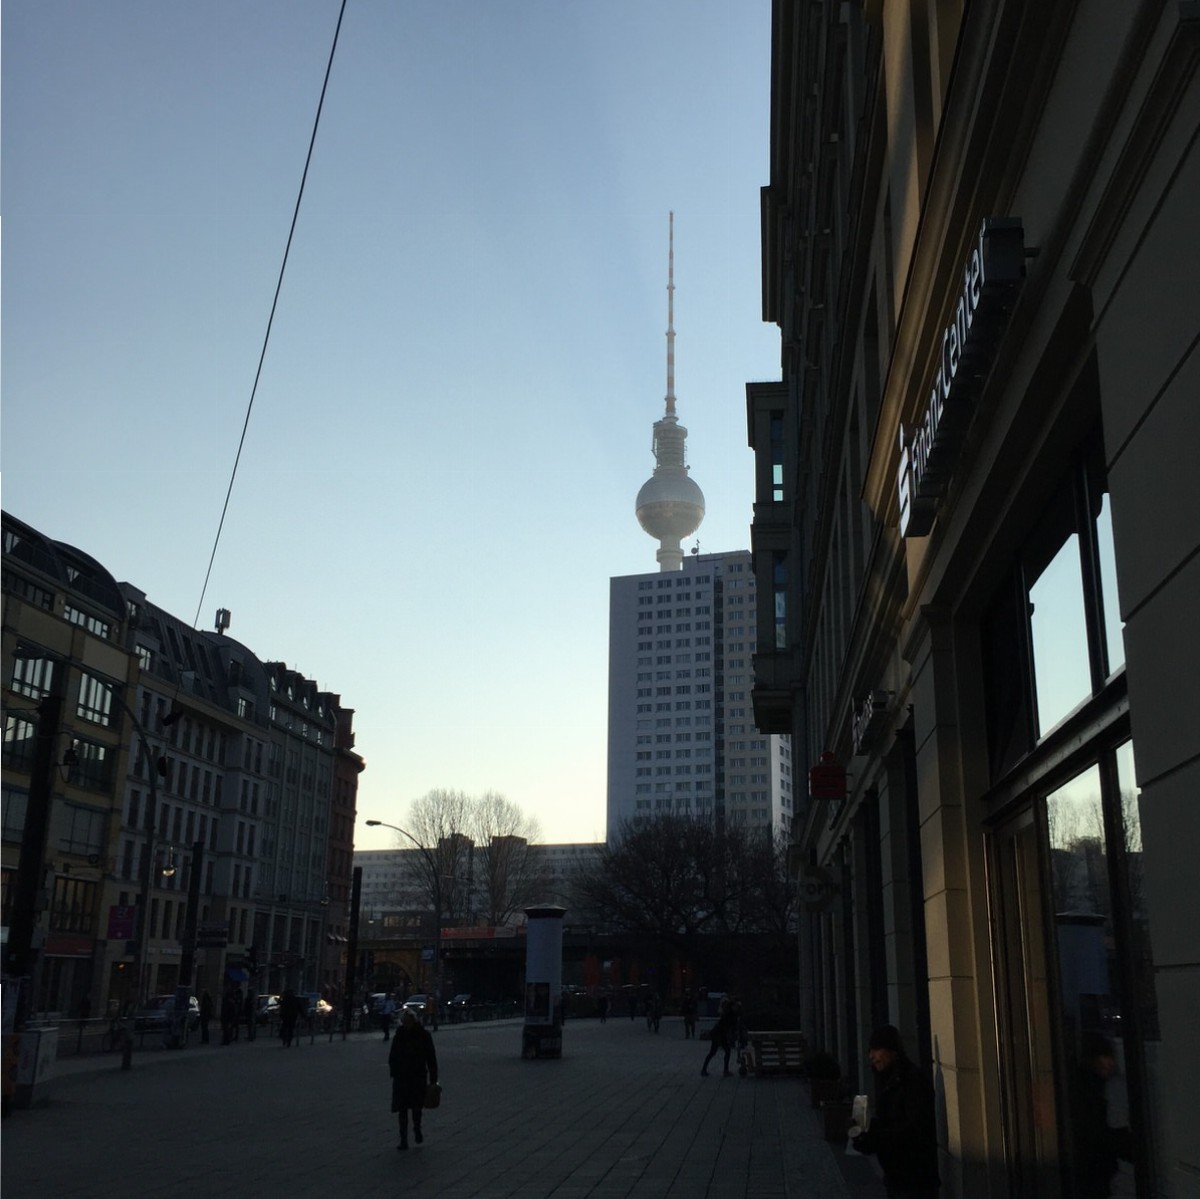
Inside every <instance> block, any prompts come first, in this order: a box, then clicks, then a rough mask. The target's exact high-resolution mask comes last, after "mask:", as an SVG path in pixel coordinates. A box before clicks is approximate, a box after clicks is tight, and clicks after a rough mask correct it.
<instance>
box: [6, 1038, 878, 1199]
mask: <svg viewBox="0 0 1200 1199" xmlns="http://www.w3.org/2000/svg"><path fill="white" fill-rule="evenodd" d="M434 1038H435V1043H436V1045H437V1050H438V1058H439V1063H440V1066H441V1079H442V1084H443V1087H444V1090H445V1095H444V1099H443V1103H442V1106H441V1107H440V1108H438V1109H437V1110H436V1111H431V1112H428V1113H427V1114H426V1117H425V1143H424V1144H423V1145H421V1146H415V1145H414V1146H413V1148H411V1149H409V1150H408V1151H407V1152H405V1153H399V1152H397V1150H396V1144H397V1134H396V1118H395V1117H394V1116H393V1115H392V1114H391V1113H390V1112H389V1110H388V1108H389V1101H390V1093H391V1092H390V1082H389V1079H388V1072H387V1060H386V1059H387V1048H388V1047H387V1045H386V1044H385V1043H384V1042H383V1040H382V1037H380V1036H379V1035H378V1034H368V1033H355V1034H352V1035H351V1036H350V1037H349V1038H348V1039H347V1040H344V1041H343V1040H342V1039H341V1037H340V1035H339V1036H337V1037H336V1038H335V1039H334V1040H333V1041H330V1040H329V1039H328V1038H327V1037H317V1038H316V1039H315V1040H313V1041H310V1040H309V1039H308V1038H307V1037H305V1038H304V1039H303V1041H302V1043H301V1044H300V1046H299V1047H294V1048H292V1049H287V1050H285V1049H283V1047H282V1045H281V1044H280V1043H279V1042H278V1041H276V1040H271V1039H268V1038H265V1037H260V1038H259V1039H258V1040H256V1041H253V1042H248V1041H245V1040H242V1041H240V1042H237V1043H235V1044H233V1045H230V1046H227V1047H222V1046H220V1045H218V1044H216V1043H213V1044H211V1045H205V1046H193V1047H190V1048H188V1049H185V1050H177V1051H171V1050H161V1049H159V1050H152V1051H144V1052H141V1053H138V1054H136V1055H135V1059H134V1065H133V1069H132V1070H129V1071H122V1070H120V1069H119V1059H118V1058H117V1057H116V1056H115V1055H111V1056H107V1055H106V1056H104V1057H99V1058H83V1059H78V1060H73V1061H67V1062H63V1063H60V1064H59V1067H58V1070H59V1072H58V1074H57V1075H56V1076H55V1077H54V1078H53V1079H52V1080H51V1082H50V1083H49V1084H48V1087H47V1090H46V1094H47V1097H48V1098H47V1102H46V1103H45V1104H42V1105H38V1106H35V1107H33V1108H30V1109H27V1110H17V1111H14V1112H13V1114H12V1115H11V1116H10V1117H9V1118H7V1119H6V1120H5V1121H4V1124H3V1143H2V1150H3V1156H2V1159H0V1183H2V1185H3V1194H4V1199H44V1197H46V1196H55V1197H56V1199H66V1197H68V1196H79V1197H81V1199H110V1197H111V1199H118V1197H119V1199H133V1197H137V1199H148V1197H154V1196H171V1197H172V1199H186V1197H188V1196H206V1197H213V1196H222V1197H224V1196H246V1197H247V1199H250V1197H253V1199H274V1197H275V1196H281V1197H282V1196H288V1197H301V1196H353V1197H354V1199H370V1197H373V1196H389V1197H395V1196H399V1195H406V1194H409V1193H412V1194H417V1195H420V1196H421V1197H422V1199H473V1197H481V1199H505V1197H508V1196H518V1197H520V1199H542V1197H545V1199H550V1197H553V1199H623V1197H627V1196H628V1197H631V1199H705V1197H706V1199H868V1197H872V1199H874V1197H878V1196H882V1194H883V1188H882V1186H881V1185H880V1184H879V1183H878V1182H877V1181H876V1179H875V1175H874V1172H873V1169H872V1167H871V1163H870V1162H869V1161H868V1160H867V1159H864V1158H852V1159H846V1158H845V1157H844V1155H843V1154H842V1151H841V1149H840V1147H837V1146H831V1145H829V1144H827V1143H826V1142H825V1141H824V1140H823V1139H822V1138H821V1136H820V1127H819V1124H818V1121H817V1117H816V1113H814V1112H813V1111H812V1110H811V1108H810V1107H809V1106H808V1103H807V1089H806V1088H805V1087H803V1086H802V1085H801V1084H800V1083H799V1082H798V1081H796V1080H795V1079H792V1078H754V1077H749V1078H739V1077H737V1076H736V1075H734V1076H733V1077H730V1078H723V1077H721V1075H720V1070H719V1062H720V1059H719V1057H718V1058H717V1059H716V1061H715V1062H714V1063H713V1064H714V1065H716V1066H717V1067H718V1069H717V1070H716V1072H715V1073H714V1072H712V1071H711V1067H710V1077H708V1078H701V1077H700V1063H701V1061H702V1060H703V1056H704V1052H705V1050H706V1048H707V1043H706V1042H704V1041H685V1040H684V1039H683V1037H682V1031H681V1026H680V1024H679V1023H678V1022H672V1021H669V1020H668V1021H664V1022H663V1026H662V1031H661V1032H660V1033H659V1034H657V1035H655V1034H651V1033H649V1032H647V1030H646V1027H645V1024H644V1022H643V1021H641V1020H638V1021H628V1020H610V1021H608V1022H607V1023H606V1024H600V1023H598V1022H597V1021H594V1020H587V1021H584V1020H581V1021H579V1022H568V1024H567V1025H566V1029H565V1036H564V1043H563V1044H564V1053H563V1057H562V1059H561V1060H558V1061H532V1062H531V1061H524V1060H522V1058H521V1056H520V1046H521V1026H520V1023H519V1022H507V1021H506V1022H501V1023H496V1024H465V1025H452V1026H443V1027H442V1029H441V1030H440V1031H439V1032H437V1033H436V1034H434Z"/></svg>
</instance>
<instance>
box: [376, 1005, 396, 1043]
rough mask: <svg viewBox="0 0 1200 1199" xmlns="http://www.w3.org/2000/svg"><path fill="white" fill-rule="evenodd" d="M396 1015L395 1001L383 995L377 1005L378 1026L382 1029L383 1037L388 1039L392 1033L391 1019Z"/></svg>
mask: <svg viewBox="0 0 1200 1199" xmlns="http://www.w3.org/2000/svg"><path fill="white" fill-rule="evenodd" d="M395 1015H396V1001H395V1000H394V999H393V998H392V997H391V996H390V995H385V996H384V997H383V1002H382V1003H381V1004H380V1005H379V1027H380V1028H382V1029H383V1039H384V1040H385V1041H386V1040H389V1039H390V1038H391V1035H392V1020H393V1019H394V1018H395Z"/></svg>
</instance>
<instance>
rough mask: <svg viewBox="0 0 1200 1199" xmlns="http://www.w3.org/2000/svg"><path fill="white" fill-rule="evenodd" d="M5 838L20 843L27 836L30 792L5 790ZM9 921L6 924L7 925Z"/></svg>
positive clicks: (18, 788)
mask: <svg viewBox="0 0 1200 1199" xmlns="http://www.w3.org/2000/svg"><path fill="white" fill-rule="evenodd" d="M3 796H4V800H3V826H4V827H3V837H4V840H5V841H20V840H21V838H22V837H23V836H24V835H25V817H26V815H27V814H28V812H29V792H28V791H26V790H25V789H24V788H23V787H10V786H8V785H7V784H5V786H4V790H3ZM7 923H8V922H7V920H6V921H5V924H7Z"/></svg>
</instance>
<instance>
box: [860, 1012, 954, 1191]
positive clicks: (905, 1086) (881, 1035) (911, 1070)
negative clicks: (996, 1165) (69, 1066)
mask: <svg viewBox="0 0 1200 1199" xmlns="http://www.w3.org/2000/svg"><path fill="white" fill-rule="evenodd" d="M867 1049H868V1057H869V1058H870V1061H871V1068H872V1069H873V1070H874V1071H875V1110H874V1112H873V1113H872V1115H871V1118H870V1120H869V1121H868V1124H867V1127H866V1128H860V1127H859V1126H858V1125H857V1124H851V1125H850V1128H849V1133H850V1136H851V1143H852V1144H853V1145H854V1148H855V1149H857V1150H858V1151H859V1153H873V1154H875V1156H876V1157H877V1158H878V1159H879V1167H880V1169H881V1170H882V1171H883V1181H884V1186H885V1187H886V1188H887V1193H888V1199H937V1193H938V1185H939V1179H938V1169H937V1125H936V1123H935V1120H934V1108H933V1086H932V1084H931V1083H930V1082H929V1080H928V1079H927V1078H926V1077H925V1075H924V1074H923V1073H922V1071H921V1070H919V1069H918V1068H917V1066H916V1065H914V1064H913V1062H912V1061H910V1060H909V1058H908V1055H907V1054H906V1053H905V1052H904V1044H903V1042H902V1041H901V1039H900V1033H899V1031H898V1030H897V1029H896V1028H895V1027H894V1026H893V1025H891V1024H884V1025H883V1026H882V1027H880V1028H877V1029H876V1030H875V1031H874V1032H873V1033H872V1034H871V1039H870V1041H869V1042H868V1045H867Z"/></svg>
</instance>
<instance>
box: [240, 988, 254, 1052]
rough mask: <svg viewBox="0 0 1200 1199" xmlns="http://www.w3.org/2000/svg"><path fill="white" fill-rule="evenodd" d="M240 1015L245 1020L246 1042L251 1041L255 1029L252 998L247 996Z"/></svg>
mask: <svg viewBox="0 0 1200 1199" xmlns="http://www.w3.org/2000/svg"><path fill="white" fill-rule="evenodd" d="M242 1015H243V1016H244V1017H245V1019H246V1040H247V1041H253V1040H254V1034H255V1032H256V1029H255V1027H254V1017H255V1012H254V996H253V995H249V994H248V995H247V996H246V1002H245V1003H244V1004H243V1005H242Z"/></svg>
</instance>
